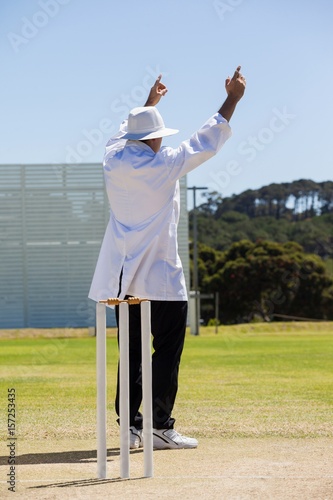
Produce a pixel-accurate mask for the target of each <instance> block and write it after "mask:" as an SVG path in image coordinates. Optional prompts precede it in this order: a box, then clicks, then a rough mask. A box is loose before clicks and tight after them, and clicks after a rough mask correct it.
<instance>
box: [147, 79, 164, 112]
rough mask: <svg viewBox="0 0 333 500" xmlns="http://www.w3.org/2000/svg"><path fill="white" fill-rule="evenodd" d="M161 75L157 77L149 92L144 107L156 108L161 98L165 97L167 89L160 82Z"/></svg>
mask: <svg viewBox="0 0 333 500" xmlns="http://www.w3.org/2000/svg"><path fill="white" fill-rule="evenodd" d="M161 78H162V75H158V77H157V80H156V82H155V83H154V85H153V86H152V88H151V89H150V92H149V96H148V99H147V101H146V104H145V106H156V104H158V103H159V102H160V99H161V97H163V96H165V94H166V93H167V92H168V89H167V88H166V86H165V85H164V83H162V82H161Z"/></svg>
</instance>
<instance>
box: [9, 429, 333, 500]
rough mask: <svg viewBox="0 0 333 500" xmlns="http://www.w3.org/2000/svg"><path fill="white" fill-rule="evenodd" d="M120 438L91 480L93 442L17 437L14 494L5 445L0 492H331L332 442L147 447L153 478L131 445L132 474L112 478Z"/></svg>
mask: <svg viewBox="0 0 333 500" xmlns="http://www.w3.org/2000/svg"><path fill="white" fill-rule="evenodd" d="M118 446H119V443H117V442H116V440H115V442H114V443H109V448H108V479H105V480H98V479H96V442H95V440H89V441H83V440H81V441H72V440H71V441H70V442H64V441H50V440H45V441H33V442H29V441H21V442H18V447H17V450H18V453H17V455H18V464H17V465H16V494H15V495H13V493H12V492H9V491H8V490H7V488H8V485H7V484H6V474H7V473H8V472H9V465H8V464H7V455H6V450H5V446H3V445H2V448H1V449H2V452H1V457H0V460H1V462H0V463H1V467H0V469H1V476H0V478H1V484H0V498H24V499H66V498H68V499H91V498H103V497H104V498H111V497H112V498H117V499H118V498H124V499H125V498H126V499H129V498H143V499H149V498H154V499H156V498H162V499H163V498H182V500H185V499H191V500H192V499H196V498H198V497H201V498H204V499H225V500H236V499H237V500H243V499H244V500H245V499H248V500H250V499H251V500H253V499H263V500H264V499H265V500H267V499H274V500H280V499H281V500H291V499H298V500H299V499H300V498H301V499H302V500H308V499H313V500H330V499H333V441H332V440H331V439H326V438H316V439H301V440H298V439H294V440H291V439H282V438H280V439H276V438H265V439H253V438H247V439H240V438H237V439H222V438H220V439H201V440H200V442H199V447H198V448H197V449H196V450H166V451H155V452H154V477H153V478H150V479H147V478H143V454H142V451H141V450H138V451H137V450H135V451H133V452H131V479H130V480H121V479H119V448H118Z"/></svg>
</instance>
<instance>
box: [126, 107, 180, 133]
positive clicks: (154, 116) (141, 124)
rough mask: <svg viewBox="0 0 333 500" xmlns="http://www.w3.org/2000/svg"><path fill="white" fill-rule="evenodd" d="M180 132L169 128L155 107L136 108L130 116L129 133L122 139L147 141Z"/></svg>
mask: <svg viewBox="0 0 333 500" xmlns="http://www.w3.org/2000/svg"><path fill="white" fill-rule="evenodd" d="M177 132H179V130H176V129H175V128H167V127H166V126H165V125H164V121H163V118H162V116H161V115H160V113H159V111H158V110H157V109H156V108H155V106H145V107H139V108H134V109H132V111H130V113H129V115H128V123H127V133H126V134H125V135H123V136H122V139H133V140H145V139H155V138H157V137H166V136H168V135H173V134H177Z"/></svg>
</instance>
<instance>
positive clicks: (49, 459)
mask: <svg viewBox="0 0 333 500" xmlns="http://www.w3.org/2000/svg"><path fill="white" fill-rule="evenodd" d="M135 453H142V449H139V450H131V454H135ZM119 454H120V450H119V448H109V449H108V450H107V456H108V457H116V456H119ZM96 460H97V458H96V450H80V451H59V452H54V453H52V452H49V453H27V454H25V455H18V456H17V457H16V465H18V466H19V465H38V464H73V463H85V462H96ZM110 461H112V460H110ZM7 464H8V456H6V457H0V465H7Z"/></svg>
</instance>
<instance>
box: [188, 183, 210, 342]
mask: <svg viewBox="0 0 333 500" xmlns="http://www.w3.org/2000/svg"><path fill="white" fill-rule="evenodd" d="M187 189H188V190H191V191H193V277H192V285H193V290H194V294H195V300H194V303H195V331H194V332H193V335H199V324H200V296H199V287H198V225H197V204H196V192H197V191H198V190H203V189H208V188H207V187H198V186H193V187H189V188H187Z"/></svg>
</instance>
